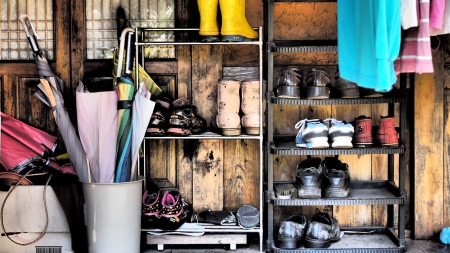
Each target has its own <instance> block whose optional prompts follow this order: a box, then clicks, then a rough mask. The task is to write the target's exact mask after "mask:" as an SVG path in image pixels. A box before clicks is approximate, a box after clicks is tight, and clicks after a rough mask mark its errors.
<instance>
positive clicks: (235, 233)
mask: <svg viewBox="0 0 450 253" xmlns="http://www.w3.org/2000/svg"><path fill="white" fill-rule="evenodd" d="M254 29H255V30H256V31H257V32H258V34H259V38H258V40H255V41H245V42H200V41H186V42H185V41H167V42H164V41H157V42H153V41H152V42H150V41H147V40H146V39H145V36H144V33H145V32H155V31H167V32H174V33H184V34H189V33H191V34H192V35H194V33H195V34H197V35H198V31H199V29H198V28H135V38H136V40H135V41H136V42H135V45H136V52H141V53H142V55H141V56H140V59H141V60H140V61H141V64H143V63H144V61H145V59H144V54H143V51H144V50H139V49H140V47H145V46H154V45H186V46H192V45H211V46H218V45H254V46H258V47H259V80H260V83H259V84H260V86H259V87H260V98H261V99H260V104H259V108H260V129H259V130H260V131H259V135H246V134H241V135H239V136H223V135H220V134H217V133H213V132H205V133H202V134H198V135H189V136H157V137H155V136H146V137H145V138H144V142H143V144H142V149H143V152H144V153H147V151H146V150H147V147H146V140H161V139H166V140H174V141H175V140H201V139H208V140H244V139H247V140H258V141H259V157H260V161H259V189H260V190H259V191H260V193H259V203H260V205H259V211H260V222H259V226H258V227H256V228H253V229H243V228H242V227H240V226H219V225H212V226H205V228H204V230H202V232H204V233H205V235H204V236H202V237H201V238H200V237H198V240H186V235H184V236H183V235H181V236H180V235H178V236H177V235H171V236H170V237H167V238H166V239H165V241H166V242H164V244H167V245H171V244H230V249H235V247H236V243H239V242H238V241H239V240H240V241H243V238H246V235H247V234H255V233H256V234H258V236H259V249H260V252H263V251H264V235H263V217H264V216H263V210H264V206H263V203H264V201H263V166H264V163H263V155H264V153H263V134H264V129H263V118H264V117H263V109H262V108H263V107H262V105H263V102H262V101H263V99H262V98H263V95H264V91H263V70H262V69H263V29H262V27H258V28H254ZM193 38H195V36H192V37H189V40H192V39H193ZM135 64H136V66H135V69H136V80H135V82H136V83H139V73H138V64H139V62H138V61H136V62H135ZM147 169H148V168H146V164H145V162H144V163H143V164H139V171H143V172H144V176H145V172H146V171H147ZM152 231H153V232H154V231H159V230H157V229H142V232H145V233H147V232H152ZM178 232H199V230H198V229H193V230H190V229H187V230H182V231H178ZM152 240H159V239H156V237H154V236H152V235H148V234H147V237H146V243H147V244H158V249H159V250H162V248H160V245H161V243H160V242H158V243H152Z"/></svg>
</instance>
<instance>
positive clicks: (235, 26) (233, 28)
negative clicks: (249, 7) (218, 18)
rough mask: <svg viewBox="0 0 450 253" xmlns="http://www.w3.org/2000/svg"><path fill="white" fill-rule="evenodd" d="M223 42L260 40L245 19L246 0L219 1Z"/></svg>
mask: <svg viewBox="0 0 450 253" xmlns="http://www.w3.org/2000/svg"><path fill="white" fill-rule="evenodd" d="M219 2H220V11H221V13H222V29H221V31H220V33H221V34H222V40H223V41H250V40H254V39H257V38H258V33H257V32H256V31H255V30H253V28H252V27H251V26H250V24H249V23H248V21H247V18H246V17H245V0H219Z"/></svg>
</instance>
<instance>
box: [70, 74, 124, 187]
mask: <svg viewBox="0 0 450 253" xmlns="http://www.w3.org/2000/svg"><path fill="white" fill-rule="evenodd" d="M76 101H77V122H78V133H79V134H80V140H81V144H82V145H83V148H84V150H85V152H86V156H87V158H88V159H89V164H90V170H91V174H92V182H94V183H112V182H113V179H114V168H115V161H116V160H115V157H114V155H112V154H115V152H116V140H117V115H118V113H117V109H116V105H117V93H116V91H113V90H112V91H102V92H89V91H88V90H87V89H86V88H85V86H84V84H83V82H82V81H81V80H80V82H79V85H78V87H77V89H76Z"/></svg>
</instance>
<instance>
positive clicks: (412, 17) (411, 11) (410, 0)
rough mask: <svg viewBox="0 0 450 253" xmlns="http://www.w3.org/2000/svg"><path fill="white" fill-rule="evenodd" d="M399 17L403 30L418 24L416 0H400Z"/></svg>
mask: <svg viewBox="0 0 450 253" xmlns="http://www.w3.org/2000/svg"><path fill="white" fill-rule="evenodd" d="M401 17H402V28H403V29H404V30H406V29H409V28H411V27H416V26H418V25H419V23H418V20H417V4H416V0H401Z"/></svg>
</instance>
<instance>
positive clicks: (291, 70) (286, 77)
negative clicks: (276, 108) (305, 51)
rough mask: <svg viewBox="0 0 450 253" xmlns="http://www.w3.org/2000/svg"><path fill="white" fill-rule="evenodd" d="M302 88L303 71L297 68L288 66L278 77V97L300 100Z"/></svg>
mask: <svg viewBox="0 0 450 253" xmlns="http://www.w3.org/2000/svg"><path fill="white" fill-rule="evenodd" d="M302 86H303V76H302V70H301V69H300V68H299V67H296V66H288V67H286V68H285V69H284V70H282V71H281V72H280V74H279V76H278V87H277V96H278V97H280V98H300V87H302Z"/></svg>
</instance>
